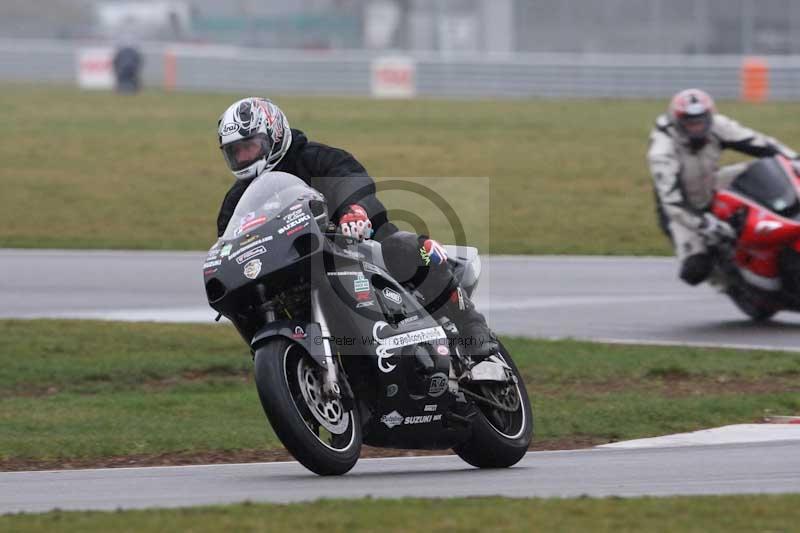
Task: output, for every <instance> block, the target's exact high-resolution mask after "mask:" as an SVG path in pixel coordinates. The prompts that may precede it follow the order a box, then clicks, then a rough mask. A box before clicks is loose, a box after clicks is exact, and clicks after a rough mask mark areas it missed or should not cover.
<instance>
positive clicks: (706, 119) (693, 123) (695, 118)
mask: <svg viewBox="0 0 800 533" xmlns="http://www.w3.org/2000/svg"><path fill="white" fill-rule="evenodd" d="M678 126H679V127H680V129H681V130H682V131H683V133H684V134H685V135H686V136H687V137H689V138H690V139H697V140H699V139H705V138H706V137H707V136H708V132H709V131H711V114H710V113H703V114H700V115H687V116H684V117H681V119H680V120H679V121H678Z"/></svg>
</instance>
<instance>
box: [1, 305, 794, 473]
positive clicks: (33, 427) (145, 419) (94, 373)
mask: <svg viewBox="0 0 800 533" xmlns="http://www.w3.org/2000/svg"><path fill="white" fill-rule="evenodd" d="M505 341H506V343H507V345H508V347H509V349H510V350H511V352H512V353H513V354H514V358H515V361H516V362H517V363H518V365H519V367H520V370H521V372H522V374H523V376H524V379H525V381H526V383H527V385H528V389H529V392H530V394H531V398H532V404H533V408H534V414H535V416H536V420H537V426H536V440H537V442H538V443H539V445H541V446H547V444H548V443H557V444H569V443H570V442H573V443H586V442H602V441H612V440H618V439H628V438H636V437H644V436H653V435H659V434H665V433H670V432H677V431H689V430H695V429H701V428H704V427H710V426H716V425H722V424H729V423H737V422H752V421H755V420H758V419H760V418H762V417H763V416H764V415H767V414H800V394H798V392H800V383H798V380H797V376H798V375H800V354H796V353H787V352H762V351H737V350H727V349H707V348H687V347H652V346H650V347H644V346H616V345H604V344H593V343H586V342H574V341H533V340H524V339H505ZM0 368H3V372H2V373H0V435H2V438H0V464H2V461H6V462H7V463H9V464H10V462H13V461H14V460H31V461H39V460H40V461H52V460H69V459H83V460H87V459H89V460H100V459H103V458H109V457H119V456H125V455H131V454H138V455H151V456H153V455H158V454H165V453H166V454H168V453H205V452H220V451H222V452H224V451H237V450H259V449H276V448H279V447H280V443H279V442H278V441H277V439H276V437H275V435H274V433H272V431H271V430H270V428H269V426H268V424H267V423H266V419H265V417H264V415H263V413H262V412H261V408H260V405H259V403H258V398H257V395H256V393H255V388H254V386H253V383H252V376H251V374H250V368H251V362H250V357H249V353H248V350H247V348H246V347H245V346H244V345H243V343H242V342H241V340H240V339H239V337H238V335H237V334H236V333H235V331H234V330H233V328H232V327H230V326H224V325H214V326H205V325H203V326H200V325H198V326H191V325H174V324H165V325H155V324H127V323H98V322H88V321H86V322H85V321H0Z"/></svg>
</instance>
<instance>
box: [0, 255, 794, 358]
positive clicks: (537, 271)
mask: <svg viewBox="0 0 800 533" xmlns="http://www.w3.org/2000/svg"><path fill="white" fill-rule="evenodd" d="M203 258H204V254H201V253H197V252H121V251H120V252H109V251H54V250H53V251H51V250H0V273H2V276H0V318H35V317H66V318H96V319H110V320H143V321H175V322H203V321H210V320H211V319H212V318H213V316H214V314H213V312H212V311H211V310H210V309H209V308H208V307H207V305H206V302H205V293H204V291H203V286H202V274H201V272H200V271H201V265H202V262H203ZM483 264H484V275H483V276H482V278H481V286H480V288H479V290H478V297H477V301H478V304H479V307H480V309H482V310H484V312H486V313H487V315H488V317H489V322H490V324H491V325H492V327H493V328H494V329H495V330H496V331H498V332H499V333H502V334H511V335H524V336H535V337H545V338H565V337H573V338H577V339H592V340H610V341H616V342H646V343H665V344H697V345H706V344H707V345H729V346H737V347H757V348H775V349H783V350H799V349H800V314H795V313H790V312H784V313H779V314H778V315H776V317H775V319H774V320H772V321H770V322H768V323H765V324H756V323H753V322H751V321H749V320H748V319H746V317H745V316H744V315H743V314H742V313H740V312H739V311H738V310H737V309H736V308H735V307H734V306H733V304H732V303H731V302H730V301H729V300H728V299H727V298H726V297H725V296H723V295H721V294H718V293H717V292H715V291H714V290H713V289H711V288H710V287H707V286H703V287H699V288H691V287H688V286H685V285H684V284H683V283H681V282H680V281H679V280H678V279H677V276H676V265H675V262H674V260H673V259H671V258H631V257H566V256H564V257H557V256H556V257H503V256H493V257H489V258H485V259H484V261H483Z"/></svg>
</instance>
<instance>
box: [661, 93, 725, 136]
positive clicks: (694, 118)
mask: <svg viewBox="0 0 800 533" xmlns="http://www.w3.org/2000/svg"><path fill="white" fill-rule="evenodd" d="M715 112H716V106H715V105H714V100H713V99H712V98H711V96H710V95H709V94H708V93H707V92H705V91H701V90H700V89H685V90H683V91H680V92H678V93H677V94H675V96H673V97H672V100H671V101H670V103H669V108H668V110H667V114H668V115H669V120H670V122H672V124H673V125H674V126H675V128H676V129H677V130H678V133H679V134H680V135H682V136H683V137H684V138H686V139H687V140H688V141H689V142H690V143H691V144H692V145H693V146H702V145H703V144H705V143H706V142H707V141H708V137H709V135H710V134H711V125H712V122H713V119H714V113H715Z"/></svg>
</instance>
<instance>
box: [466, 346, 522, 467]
mask: <svg viewBox="0 0 800 533" xmlns="http://www.w3.org/2000/svg"><path fill="white" fill-rule="evenodd" d="M500 355H501V356H502V358H503V360H504V361H505V362H506V364H508V366H510V367H511V371H512V373H513V374H514V376H515V377H516V378H517V383H516V384H511V385H509V387H511V390H512V391H515V392H516V394H517V397H518V400H519V407H518V409H517V411H515V412H514V413H508V414H501V413H502V412H501V411H499V410H497V409H493V408H492V407H490V406H487V405H482V404H478V407H477V410H478V413H477V415H476V416H475V417H474V418H473V423H472V436H471V437H470V439H469V440H468V441H467V442H465V443H463V444H459V445H458V446H456V447H455V448H453V451H455V452H456V454H458V456H459V457H461V458H462V459H463V460H464V461H466V462H467V463H469V464H471V465H472V466H475V467H478V468H508V467H510V466H513V465H515V464H517V463H518V462H519V461H520V460H521V459H522V458H523V457H525V454H526V453H527V452H528V446H530V443H531V439H532V438H533V413H532V412H531V402H530V400H529V399H528V391H527V390H526V388H525V382H524V381H523V380H522V376H521V375H520V373H519V369H518V368H517V365H515V364H514V361H513V360H512V359H511V357H510V355H509V354H508V351H506V349H505V346H503V344H502V343H500ZM492 387H497V386H496V385H492ZM480 393H481V394H483V395H485V394H486V390H482V391H480ZM499 426H505V427H499Z"/></svg>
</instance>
